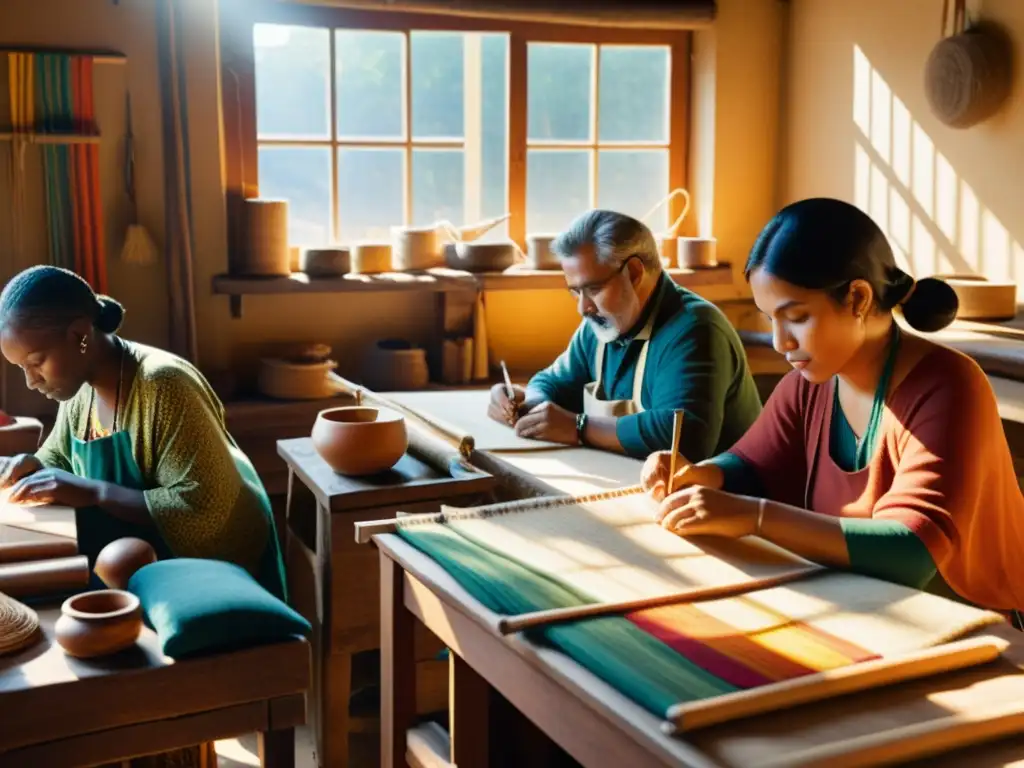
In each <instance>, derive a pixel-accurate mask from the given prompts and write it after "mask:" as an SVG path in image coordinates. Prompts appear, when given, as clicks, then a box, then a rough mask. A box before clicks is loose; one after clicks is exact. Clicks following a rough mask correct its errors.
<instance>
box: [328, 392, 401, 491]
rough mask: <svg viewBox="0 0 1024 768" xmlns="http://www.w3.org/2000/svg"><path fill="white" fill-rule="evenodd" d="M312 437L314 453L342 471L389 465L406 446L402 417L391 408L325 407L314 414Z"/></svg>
mask: <svg viewBox="0 0 1024 768" xmlns="http://www.w3.org/2000/svg"><path fill="white" fill-rule="evenodd" d="M312 437H313V446H314V447H315V448H316V451H317V453H319V454H320V456H321V457H322V458H323V460H324V461H326V462H327V463H328V464H329V465H330V467H331V469H333V470H334V471H335V472H338V473H339V474H342V475H352V476H358V475H372V474H376V473H377V472H383V471H384V470H387V469H391V467H393V466H395V464H397V463H398V460H399V459H400V458H402V456H403V455H405V452H406V450H408V448H409V436H408V433H407V432H406V428H405V418H404V417H403V416H402V414H400V413H398V412H397V411H393V410H391V409H390V408H371V407H367V406H359V405H357V406H346V407H343V408H328V409H327V410H324V411H320V413H319V415H317V417H316V422H315V423H314V424H313V434H312Z"/></svg>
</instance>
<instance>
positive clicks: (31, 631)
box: [0, 592, 39, 655]
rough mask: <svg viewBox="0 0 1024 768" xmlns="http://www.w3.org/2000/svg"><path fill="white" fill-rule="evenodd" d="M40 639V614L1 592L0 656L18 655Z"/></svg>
mask: <svg viewBox="0 0 1024 768" xmlns="http://www.w3.org/2000/svg"><path fill="white" fill-rule="evenodd" d="M38 639H39V616H38V614H36V612H35V611H33V610H32V609H31V608H29V607H28V606H27V605H23V604H22V603H19V602H18V601H17V600H15V599H14V598H13V597H8V596H7V595H5V594H4V593H3V592H0V655H4V654H9V653H17V652H18V651H20V650H22V649H24V648H27V647H29V646H30V645H32V644H33V643H35V642H36V641H37V640H38Z"/></svg>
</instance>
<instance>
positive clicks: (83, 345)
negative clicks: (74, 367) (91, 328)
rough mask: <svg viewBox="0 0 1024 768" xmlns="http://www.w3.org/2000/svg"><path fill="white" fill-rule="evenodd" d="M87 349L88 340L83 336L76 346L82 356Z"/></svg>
mask: <svg viewBox="0 0 1024 768" xmlns="http://www.w3.org/2000/svg"><path fill="white" fill-rule="evenodd" d="M88 348H89V340H88V339H87V338H86V337H85V336H83V337H82V341H81V342H80V343H79V345H78V351H79V352H81V353H82V354H83V355H84V354H85V350H87V349H88Z"/></svg>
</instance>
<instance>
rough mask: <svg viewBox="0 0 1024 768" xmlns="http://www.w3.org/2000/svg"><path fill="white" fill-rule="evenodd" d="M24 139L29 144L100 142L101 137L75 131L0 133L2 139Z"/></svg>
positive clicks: (0, 139)
mask: <svg viewBox="0 0 1024 768" xmlns="http://www.w3.org/2000/svg"><path fill="white" fill-rule="evenodd" d="M15 139H24V140H25V141H27V142H28V143H29V144H99V143H100V140H101V137H100V136H97V135H94V134H74V133H33V132H31V131H29V132H26V133H10V132H7V133H0V141H14V140H15Z"/></svg>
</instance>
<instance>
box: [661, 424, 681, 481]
mask: <svg viewBox="0 0 1024 768" xmlns="http://www.w3.org/2000/svg"><path fill="white" fill-rule="evenodd" d="M682 433H683V410H682V409H679V410H677V411H675V412H674V413H673V414H672V458H671V459H670V460H669V465H668V486H667V487H666V491H665V495H666V496H671V495H672V493H673V492H674V491H675V484H676V460H677V459H678V458H679V437H680V435H682Z"/></svg>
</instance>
